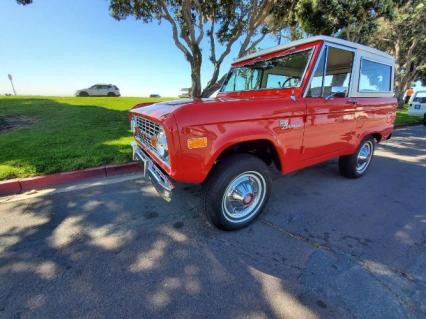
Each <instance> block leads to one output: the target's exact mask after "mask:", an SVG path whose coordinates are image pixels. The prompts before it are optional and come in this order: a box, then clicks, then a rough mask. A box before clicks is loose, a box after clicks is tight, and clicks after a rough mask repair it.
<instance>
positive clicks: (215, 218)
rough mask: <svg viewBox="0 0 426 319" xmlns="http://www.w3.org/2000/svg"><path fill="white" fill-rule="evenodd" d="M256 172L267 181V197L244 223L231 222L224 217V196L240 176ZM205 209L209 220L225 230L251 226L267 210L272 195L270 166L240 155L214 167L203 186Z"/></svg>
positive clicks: (248, 156) (257, 159)
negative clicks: (232, 182)
mask: <svg viewBox="0 0 426 319" xmlns="http://www.w3.org/2000/svg"><path fill="white" fill-rule="evenodd" d="M249 171H254V172H257V173H258V174H260V175H262V177H263V178H264V180H265V196H264V199H263V202H262V203H261V205H260V206H259V208H258V210H257V212H256V213H255V214H254V215H252V216H251V217H250V218H248V219H247V220H245V221H243V222H231V221H230V220H228V219H227V218H226V217H225V216H224V212H223V208H222V200H223V194H224V192H225V190H226V188H227V187H228V185H229V184H230V183H231V181H232V180H234V179H235V178H236V177H237V176H238V175H241V174H242V173H245V172H249ZM203 186H204V187H203V188H204V191H203V203H202V204H203V208H204V211H205V213H206V215H207V217H208V219H209V220H210V221H211V222H212V223H213V224H214V225H216V226H217V227H219V228H220V229H223V230H236V229H240V228H243V227H245V226H247V225H249V224H250V223H251V222H252V221H253V220H255V219H256V218H257V216H259V215H260V214H261V213H262V211H263V209H264V208H265V206H266V204H267V202H268V200H269V196H270V193H271V176H270V171H269V168H268V166H267V165H266V164H265V163H264V162H263V161H262V160H261V159H259V158H257V157H255V156H253V155H249V154H239V155H234V156H232V157H229V158H226V159H225V160H223V161H222V162H221V163H219V164H217V166H216V167H214V170H213V171H212V172H211V174H210V175H209V178H208V179H207V181H206V182H205V183H204V185H203Z"/></svg>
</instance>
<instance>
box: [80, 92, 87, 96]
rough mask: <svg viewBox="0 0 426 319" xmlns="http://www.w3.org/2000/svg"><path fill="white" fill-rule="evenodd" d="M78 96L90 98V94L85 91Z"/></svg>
mask: <svg viewBox="0 0 426 319" xmlns="http://www.w3.org/2000/svg"><path fill="white" fill-rule="evenodd" d="M78 96H89V93H87V92H84V91H83V92H80V93H79V94H78Z"/></svg>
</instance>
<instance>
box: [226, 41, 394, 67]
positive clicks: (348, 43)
mask: <svg viewBox="0 0 426 319" xmlns="http://www.w3.org/2000/svg"><path fill="white" fill-rule="evenodd" d="M314 41H325V42H330V43H335V44H339V45H342V46H346V47H349V48H353V49H358V50H363V51H367V52H369V53H372V54H375V55H377V56H380V57H383V58H386V59H391V60H392V61H393V60H394V57H393V56H391V55H389V54H387V53H385V52H383V51H380V50H377V49H374V48H371V47H368V46H366V45H362V44H359V43H355V42H351V41H346V40H342V39H338V38H333V37H329V36H325V35H317V36H314V37H310V38H306V39H301V40H296V41H292V42H289V43H286V44H282V45H278V46H276V47H272V48H269V49H265V50H261V51H259V52H255V53H253V54H249V55H246V56H243V57H241V58H239V59H236V60H235V61H233V63H237V62H242V61H245V60H248V59H252V58H255V57H258V56H261V55H264V54H268V53H272V52H276V51H281V50H284V49H288V48H291V47H294V46H298V45H301V44H305V43H310V42H314Z"/></svg>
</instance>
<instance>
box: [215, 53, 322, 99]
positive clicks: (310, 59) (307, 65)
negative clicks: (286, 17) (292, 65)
mask: <svg viewBox="0 0 426 319" xmlns="http://www.w3.org/2000/svg"><path fill="white" fill-rule="evenodd" d="M315 48H316V46H315V45H312V46H309V47H307V48H301V49H299V50H297V49H296V50H294V51H291V52H283V54H280V55H277V56H273V57H270V58H262V57H259V58H257V59H256V60H254V61H252V62H249V63H244V64H240V63H239V64H238V66H234V67H231V69H230V70H229V71H228V74H227V75H226V79H225V81H223V83H222V85H221V87H220V90H219V93H221V94H233V93H240V92H252V91H253V92H255V91H268V90H269V91H271V90H272V91H276V90H288V89H295V88H300V87H301V86H302V85H303V82H304V80H305V77H306V73H307V72H308V68H309V65H310V64H311V61H312V56H313V54H314V52H315ZM309 50H310V51H311V52H310V54H309V57H308V60H307V62H306V65H305V69H304V70H303V73H302V76H301V78H300V81H299V85H297V86H289V87H284V88H283V87H282V88H257V89H249V90H238V91H223V88H224V87H225V85H226V84H227V83H228V80H229V78H230V77H231V76H232V71H233V70H234V69H236V68H243V67H247V66H250V65H253V64H255V63H257V62H259V61H269V60H273V59H276V58H282V57H285V56H288V55H292V54H296V53H300V52H303V51H309ZM262 72H263V71H262Z"/></svg>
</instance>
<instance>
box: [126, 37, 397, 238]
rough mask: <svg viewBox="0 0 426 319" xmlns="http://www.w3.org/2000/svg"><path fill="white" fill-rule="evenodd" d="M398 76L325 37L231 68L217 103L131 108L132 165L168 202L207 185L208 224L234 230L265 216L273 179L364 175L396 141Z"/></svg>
mask: <svg viewBox="0 0 426 319" xmlns="http://www.w3.org/2000/svg"><path fill="white" fill-rule="evenodd" d="M393 75H394V58H393V57H392V56H390V55H388V54H386V53H384V52H381V51H378V50H375V49H373V48H370V47H367V46H363V45H360V44H356V43H353V42H348V41H345V40H340V39H335V38H331V37H326V36H317V37H312V38H309V39H303V40H298V41H294V42H292V43H289V44H286V45H281V46H277V47H274V48H271V49H267V50H264V51H260V52H257V53H255V54H251V55H248V56H245V57H243V58H240V59H238V60H236V61H234V63H233V64H232V67H231V70H230V72H229V74H228V76H227V79H226V81H225V82H224V84H223V85H222V88H221V89H220V92H219V93H218V95H217V97H216V98H210V99H202V100H200V99H197V100H186V101H179V100H177V101H171V102H161V103H155V104H152V105H147V104H146V103H145V104H141V105H137V106H136V107H135V108H133V109H132V110H131V111H130V113H129V117H130V119H131V129H132V131H133V133H134V138H135V141H134V142H133V143H132V147H133V154H134V159H135V160H138V161H140V162H141V163H143V164H144V172H145V176H147V177H149V179H150V180H151V181H152V183H153V185H154V186H155V187H156V189H157V190H158V191H159V193H160V194H161V195H162V196H163V198H165V199H167V200H170V199H171V198H172V194H173V189H174V184H175V182H185V183H193V184H202V185H203V193H202V207H203V210H204V211H205V213H206V215H207V216H208V218H209V219H210V221H211V222H212V223H213V224H215V225H216V226H217V227H219V228H221V229H225V230H232V229H238V228H241V227H244V226H246V225H248V224H249V223H251V222H252V221H253V220H254V219H255V218H256V217H257V216H258V215H259V214H260V213H261V212H262V210H263V209H264V208H265V205H266V203H267V201H268V198H269V195H270V193H271V175H272V172H274V171H278V172H280V173H281V174H282V175H285V174H288V173H290V172H294V171H297V170H300V169H302V168H305V167H308V166H311V165H315V164H317V163H320V162H323V161H327V160H329V159H332V158H335V157H339V169H340V172H341V174H342V175H343V176H346V177H349V178H359V177H361V176H363V175H365V174H366V172H367V170H368V168H369V167H370V165H371V161H372V158H373V153H374V149H375V146H376V143H378V142H381V141H384V140H387V139H389V138H390V137H391V135H392V131H393V126H394V121H395V116H396V114H395V112H396V106H397V100H396V98H395V97H394V92H393V91H394V84H393ZM377 187H380V186H379V185H378V186H377ZM372 191H374V190H372ZM354 196H356V194H354ZM282 198H283V200H285V194H282Z"/></svg>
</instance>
